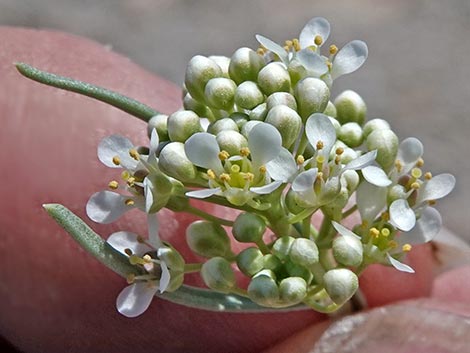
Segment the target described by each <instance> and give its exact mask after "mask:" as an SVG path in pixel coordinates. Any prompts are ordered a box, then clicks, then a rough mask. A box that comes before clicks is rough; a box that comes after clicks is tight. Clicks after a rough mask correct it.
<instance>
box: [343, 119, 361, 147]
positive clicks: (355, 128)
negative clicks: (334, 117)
mask: <svg viewBox="0 0 470 353" xmlns="http://www.w3.org/2000/svg"><path fill="white" fill-rule="evenodd" d="M338 138H339V139H340V140H341V141H343V142H344V143H345V144H346V145H348V146H349V147H352V148H354V147H359V146H360V145H361V144H362V141H363V134H362V128H361V126H360V125H359V124H358V123H346V124H344V125H342V126H341V127H340V128H339V131H338Z"/></svg>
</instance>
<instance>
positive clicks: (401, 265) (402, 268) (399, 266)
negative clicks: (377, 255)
mask: <svg viewBox="0 0 470 353" xmlns="http://www.w3.org/2000/svg"><path fill="white" fill-rule="evenodd" d="M387 258H388V260H389V261H390V263H391V264H392V266H393V267H395V268H396V269H397V270H398V271H401V272H408V273H415V270H413V269H412V268H411V267H410V266H408V265H406V264H404V263H403V262H400V261H398V260H397V259H394V258H393V257H392V256H390V254H388V253H387Z"/></svg>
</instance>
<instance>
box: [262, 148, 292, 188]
mask: <svg viewBox="0 0 470 353" xmlns="http://www.w3.org/2000/svg"><path fill="white" fill-rule="evenodd" d="M266 170H267V171H268V174H269V176H270V177H271V178H272V179H274V180H281V181H283V182H288V181H291V178H292V177H293V176H294V175H295V174H296V173H297V172H298V168H297V163H296V162H295V160H294V157H293V156H292V153H291V152H289V150H288V149H286V148H284V147H282V148H281V152H280V153H279V155H278V156H277V157H276V158H274V159H273V160H271V161H269V162H268V163H266Z"/></svg>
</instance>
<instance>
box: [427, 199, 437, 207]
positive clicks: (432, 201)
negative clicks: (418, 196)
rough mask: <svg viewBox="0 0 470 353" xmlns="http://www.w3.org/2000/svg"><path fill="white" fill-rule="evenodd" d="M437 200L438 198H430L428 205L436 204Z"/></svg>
mask: <svg viewBox="0 0 470 353" xmlns="http://www.w3.org/2000/svg"><path fill="white" fill-rule="evenodd" d="M436 203H437V201H436V200H428V205H429V206H434V205H436Z"/></svg>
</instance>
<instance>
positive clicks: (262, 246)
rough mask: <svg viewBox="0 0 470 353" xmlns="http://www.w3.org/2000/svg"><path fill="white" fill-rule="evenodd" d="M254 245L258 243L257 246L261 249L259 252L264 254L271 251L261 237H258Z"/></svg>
mask: <svg viewBox="0 0 470 353" xmlns="http://www.w3.org/2000/svg"><path fill="white" fill-rule="evenodd" d="M256 245H258V248H259V249H260V250H261V252H262V253H263V254H264V255H266V254H270V253H271V251H270V250H269V248H268V246H267V245H266V243H265V242H264V241H263V239H260V240H258V241H257V242H256Z"/></svg>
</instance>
